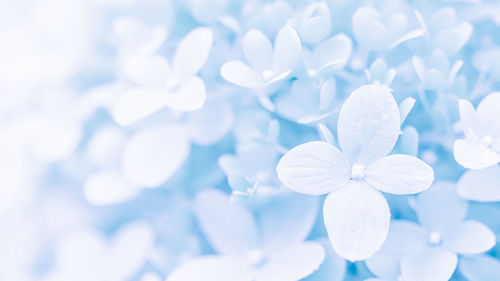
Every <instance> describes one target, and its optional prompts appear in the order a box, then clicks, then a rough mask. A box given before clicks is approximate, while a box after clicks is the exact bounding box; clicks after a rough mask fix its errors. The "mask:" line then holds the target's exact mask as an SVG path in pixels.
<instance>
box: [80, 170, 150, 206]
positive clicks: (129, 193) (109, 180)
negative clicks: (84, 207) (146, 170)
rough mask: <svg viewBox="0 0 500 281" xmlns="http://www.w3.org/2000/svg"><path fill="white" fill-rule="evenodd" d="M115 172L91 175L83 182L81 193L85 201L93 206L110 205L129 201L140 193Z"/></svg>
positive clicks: (138, 189)
mask: <svg viewBox="0 0 500 281" xmlns="http://www.w3.org/2000/svg"><path fill="white" fill-rule="evenodd" d="M140 190H141V189H140V188H138V187H136V186H134V185H131V184H130V183H128V182H127V181H125V179H124V178H123V177H122V175H120V174H119V173H117V172H113V171H103V172H98V173H95V174H92V175H91V176H89V177H88V178H87V180H86V181H85V186H84V189H83V192H84V194H85V198H86V199H87V201H88V202H89V203H91V204H94V205H99V206H101V205H112V204H119V203H123V202H126V201H128V200H131V199H132V198H134V197H135V196H137V195H138V194H139V192H140Z"/></svg>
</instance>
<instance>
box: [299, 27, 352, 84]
mask: <svg viewBox="0 0 500 281" xmlns="http://www.w3.org/2000/svg"><path fill="white" fill-rule="evenodd" d="M351 51H352V42H351V39H349V37H347V36H346V35H345V34H343V33H341V34H338V35H335V36H332V37H331V38H329V39H327V40H326V41H324V42H322V43H321V44H320V45H318V46H317V47H316V48H315V49H314V50H313V52H312V54H309V53H308V52H304V59H305V63H306V66H307V68H308V71H309V74H312V75H320V74H321V73H324V72H326V71H333V70H337V69H341V68H343V67H344V66H345V65H346V63H347V61H348V60H349V57H350V56H351Z"/></svg>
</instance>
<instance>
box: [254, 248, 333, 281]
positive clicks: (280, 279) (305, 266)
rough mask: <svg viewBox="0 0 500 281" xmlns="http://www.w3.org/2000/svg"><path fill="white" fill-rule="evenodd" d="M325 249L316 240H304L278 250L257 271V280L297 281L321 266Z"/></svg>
mask: <svg viewBox="0 0 500 281" xmlns="http://www.w3.org/2000/svg"><path fill="white" fill-rule="evenodd" d="M324 258H325V250H324V249H323V247H322V246H321V245H320V244H318V243H315V242H304V243H300V244H296V245H293V246H291V247H288V248H286V249H284V250H281V251H279V252H276V253H274V254H272V255H271V256H270V257H269V260H268V261H267V263H266V264H264V265H263V266H262V267H260V268H259V269H258V270H257V272H256V273H255V280H256V281H296V280H300V279H302V278H304V277H306V276H308V275H310V274H311V273H313V272H314V271H315V270H317V269H318V268H319V266H320V265H321V263H322V262H323V259H324Z"/></svg>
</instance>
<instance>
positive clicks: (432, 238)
mask: <svg viewBox="0 0 500 281" xmlns="http://www.w3.org/2000/svg"><path fill="white" fill-rule="evenodd" d="M428 241H429V244H431V245H438V244H439V243H441V234H440V233H439V232H437V231H433V232H431V233H429V238H428Z"/></svg>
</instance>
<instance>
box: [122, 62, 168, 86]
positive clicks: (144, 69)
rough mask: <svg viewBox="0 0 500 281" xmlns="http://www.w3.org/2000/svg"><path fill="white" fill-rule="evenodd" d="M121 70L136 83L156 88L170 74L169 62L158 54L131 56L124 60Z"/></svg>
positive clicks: (161, 84)
mask: <svg viewBox="0 0 500 281" xmlns="http://www.w3.org/2000/svg"><path fill="white" fill-rule="evenodd" d="M123 71H124V72H125V75H126V76H127V78H128V79H130V80H132V81H133V82H134V83H137V84H138V85H142V86H148V87H158V88H160V87H162V86H163V84H164V83H165V80H166V79H168V78H169V76H170V75H171V69H170V64H169V63H168V61H167V60H166V59H165V58H164V57H162V56H159V55H150V56H135V57H132V58H130V59H128V60H127V61H126V62H125V65H124V66H123Z"/></svg>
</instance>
